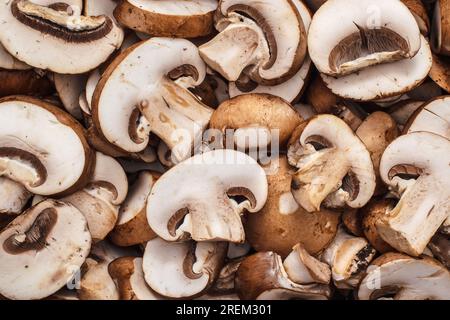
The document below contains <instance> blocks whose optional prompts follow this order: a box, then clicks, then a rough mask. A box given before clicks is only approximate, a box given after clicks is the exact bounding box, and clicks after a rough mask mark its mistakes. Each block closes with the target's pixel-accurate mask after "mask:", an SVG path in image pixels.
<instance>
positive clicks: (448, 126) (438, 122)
mask: <svg viewBox="0 0 450 320" xmlns="http://www.w3.org/2000/svg"><path fill="white" fill-rule="evenodd" d="M403 131H404V133H405V134H407V133H411V132H417V131H427V132H432V133H435V134H438V135H440V136H442V137H444V138H447V139H450V96H444V97H439V98H436V99H434V100H432V101H430V102H428V103H426V104H424V105H423V106H422V107H421V108H419V109H418V110H417V111H416V112H415V113H414V114H413V115H412V116H411V117H410V119H409V120H408V123H407V124H406V125H405V128H404V130H403Z"/></svg>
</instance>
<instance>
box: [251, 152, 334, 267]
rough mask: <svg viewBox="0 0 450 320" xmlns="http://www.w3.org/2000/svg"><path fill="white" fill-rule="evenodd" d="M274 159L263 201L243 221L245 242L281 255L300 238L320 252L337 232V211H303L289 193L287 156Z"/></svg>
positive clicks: (305, 244)
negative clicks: (255, 211) (258, 209)
mask: <svg viewBox="0 0 450 320" xmlns="http://www.w3.org/2000/svg"><path fill="white" fill-rule="evenodd" d="M273 162H274V163H273V166H274V167H273V168H272V170H271V172H273V173H272V174H268V175H267V181H268V197H267V201H266V204H265V206H264V207H263V208H262V209H261V211H259V212H258V213H257V214H254V215H248V216H247V217H246V220H245V223H244V226H245V235H246V237H247V239H248V242H249V243H250V244H251V245H252V247H253V248H254V249H256V250H257V251H273V252H275V253H277V254H279V255H280V256H281V257H283V258H284V257H286V256H287V255H288V254H289V253H290V252H291V251H292V247H293V246H295V245H296V244H297V243H300V242H301V243H302V244H303V246H304V247H305V249H306V250H307V251H308V252H310V253H311V254H317V253H319V252H321V251H322V250H323V249H324V248H325V247H326V246H328V244H329V243H330V242H331V241H332V240H333V238H334V236H335V235H336V231H337V225H338V223H339V214H338V213H335V212H332V211H329V210H321V211H319V212H316V213H314V214H310V213H308V212H306V211H305V210H304V209H303V208H302V207H300V206H299V205H298V204H297V202H296V201H295V199H294V197H293V195H292V193H291V181H292V174H293V172H294V171H293V170H292V169H291V168H290V166H289V164H288V161H287V158H286V156H280V157H279V158H276V159H274V160H273Z"/></svg>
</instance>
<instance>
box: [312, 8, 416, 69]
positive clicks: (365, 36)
mask: <svg viewBox="0 0 450 320" xmlns="http://www.w3.org/2000/svg"><path fill="white" fill-rule="evenodd" d="M336 12H339V15H336ZM420 43H421V38H420V30H419V27H418V26H417V23H416V21H415V19H414V16H413V15H412V14H411V12H410V11H409V10H408V8H407V7H406V6H405V5H404V4H403V3H402V2H400V1H390V0H328V1H327V2H326V3H325V4H324V5H323V6H321V7H320V9H319V10H317V12H316V13H315V15H314V17H313V19H312V21H311V26H310V30H309V33H308V49H309V54H310V56H311V59H312V61H313V62H314V64H315V66H316V67H317V69H318V70H319V71H320V72H321V73H324V74H326V75H329V76H333V77H342V76H345V75H348V74H352V73H355V72H358V71H361V70H363V69H366V68H367V67H370V66H374V65H378V64H385V63H388V62H393V61H398V60H403V59H411V58H412V57H414V56H415V55H416V54H417V52H418V51H419V48H420Z"/></svg>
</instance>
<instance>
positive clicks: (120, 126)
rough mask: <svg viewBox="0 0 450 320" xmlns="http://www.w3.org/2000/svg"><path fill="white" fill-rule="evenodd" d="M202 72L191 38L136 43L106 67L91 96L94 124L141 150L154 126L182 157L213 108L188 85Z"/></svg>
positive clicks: (128, 146) (110, 138) (108, 136)
mask: <svg viewBox="0 0 450 320" xmlns="http://www.w3.org/2000/svg"><path fill="white" fill-rule="evenodd" d="M154 61H159V63H158V64H155V63H154ZM204 78H205V65H204V63H203V61H202V60H201V58H200V56H199V55H198V50H197V48H196V47H195V46H194V45H193V44H192V43H191V42H189V41H187V40H184V39H169V38H152V39H150V40H147V41H144V42H141V43H139V44H136V45H134V46H132V47H131V48H129V49H127V50H125V51H124V52H123V53H122V54H120V55H119V56H118V57H117V58H116V59H115V60H114V61H113V62H112V64H111V65H110V66H109V67H108V69H107V70H106V71H105V72H104V73H103V76H102V78H101V80H100V82H99V84H98V85H97V87H96V89H95V92H94V98H93V102H92V114H93V120H94V123H95V126H96V127H97V129H98V130H99V131H101V133H102V135H103V136H104V137H105V138H106V140H107V141H109V142H111V143H113V144H114V145H116V146H117V147H119V148H121V149H123V150H125V151H128V152H139V151H142V150H143V149H144V148H145V147H146V146H147V144H148V140H149V139H148V134H149V132H150V131H152V132H153V133H155V134H156V135H157V136H159V137H160V138H161V139H162V140H163V141H164V142H165V143H166V144H167V145H168V146H169V148H170V149H171V150H172V152H173V153H174V155H175V158H176V159H177V160H182V159H184V158H186V157H188V156H190V154H191V150H192V149H193V147H194V143H195V141H197V140H198V139H199V138H201V134H202V131H203V130H204V129H205V128H206V126H207V125H208V122H209V118H210V116H211V113H212V110H211V109H210V108H209V107H207V106H205V105H204V104H202V103H201V102H199V101H198V100H197V99H196V98H195V97H194V95H193V94H192V93H190V92H189V91H188V90H187V88H188V87H195V86H196V85H198V84H200V83H201V82H202V81H203V79H204ZM172 79H176V80H175V81H173V80H172ZM144 118H145V119H146V120H143V119H144Z"/></svg>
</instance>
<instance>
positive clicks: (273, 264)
mask: <svg viewBox="0 0 450 320" xmlns="http://www.w3.org/2000/svg"><path fill="white" fill-rule="evenodd" d="M235 285H236V291H237V293H238V295H239V298H241V299H243V300H255V299H257V300H284V299H309V300H324V299H328V298H329V297H330V296H331V290H330V287H329V286H328V285H324V284H316V283H314V284H306V285H304V284H299V283H296V282H294V281H293V280H292V279H290V277H289V275H288V273H287V272H286V270H285V267H284V266H283V262H282V260H281V257H280V256H279V255H277V254H276V253H273V252H259V253H255V254H253V255H251V256H250V257H247V258H245V259H244V261H242V263H241V264H240V266H239V269H238V271H237V273H236V280H235Z"/></svg>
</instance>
